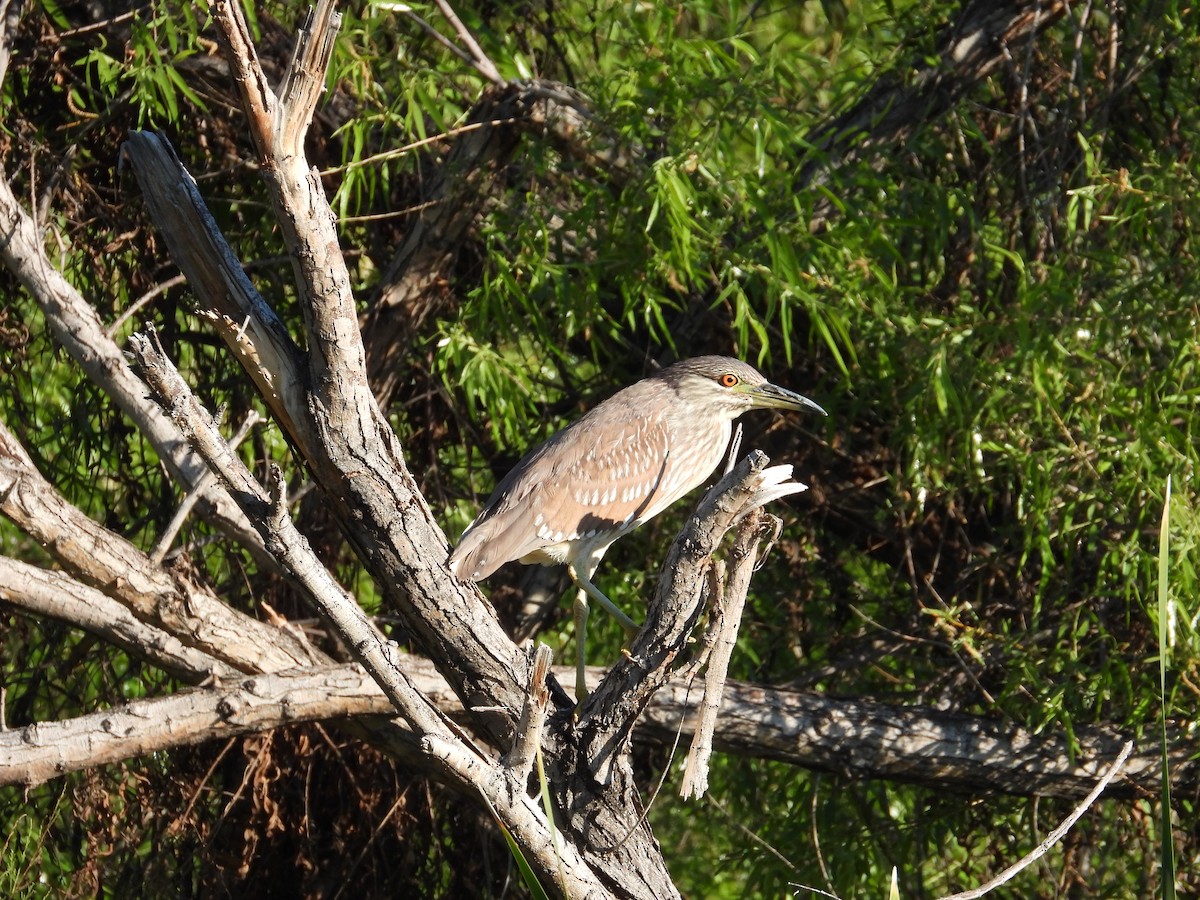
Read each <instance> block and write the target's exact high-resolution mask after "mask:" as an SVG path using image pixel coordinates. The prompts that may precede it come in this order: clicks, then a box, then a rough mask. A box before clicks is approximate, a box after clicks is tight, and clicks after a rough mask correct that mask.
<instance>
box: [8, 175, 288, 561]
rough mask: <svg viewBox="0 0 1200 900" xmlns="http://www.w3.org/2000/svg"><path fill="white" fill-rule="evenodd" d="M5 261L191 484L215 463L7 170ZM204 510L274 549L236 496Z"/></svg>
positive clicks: (91, 374) (62, 338)
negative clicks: (150, 379) (194, 442)
mask: <svg viewBox="0 0 1200 900" xmlns="http://www.w3.org/2000/svg"><path fill="white" fill-rule="evenodd" d="M0 261H3V263H4V265H5V266H6V267H7V268H8V269H9V270H10V271H11V272H12V273H13V274H14V275H16V276H17V278H18V279H19V280H20V282H21V284H22V285H23V286H24V287H25V289H26V290H27V291H28V292H29V294H30V296H32V297H33V299H34V301H35V302H36V303H37V304H38V306H39V307H40V308H41V310H42V314H43V315H44V316H45V318H46V324H47V325H48V326H49V328H50V330H51V332H52V333H53V334H54V337H55V340H57V341H58V342H59V344H61V345H62V346H63V348H64V349H65V350H66V351H67V353H69V354H70V355H71V357H72V358H74V359H75V361H76V362H77V363H78V364H79V366H80V368H82V369H83V371H84V373H85V374H86V375H87V376H88V378H89V379H90V380H91V381H92V383H94V384H95V385H96V386H97V387H99V388H100V390H102V391H104V393H105V394H107V395H108V397H109V398H110V399H111V400H112V401H113V403H115V404H116V406H117V408H118V409H120V410H121V411H122V412H123V413H125V415H126V416H128V417H129V418H130V420H131V421H132V422H133V423H134V424H135V425H136V426H137V427H138V429H139V430H140V431H141V432H142V434H143V435H145V437H146V440H148V441H149V442H150V444H151V445H152V446H153V447H154V449H155V452H156V453H158V455H159V458H160V459H162V461H163V463H164V465H166V466H167V469H168V470H169V471H170V472H171V474H172V476H173V477H174V478H175V479H177V480H178V481H179V482H180V483H181V484H183V485H184V486H185V487H187V488H188V489H189V490H190V489H193V488H194V487H195V485H196V483H197V482H198V481H199V479H200V478H201V477H202V476H203V475H204V472H205V471H207V470H206V468H205V466H204V463H203V462H202V461H201V460H200V459H199V457H197V456H195V455H194V454H192V453H191V451H190V450H189V449H188V447H187V444H186V443H185V442H184V441H183V439H182V438H181V437H180V435H179V432H178V431H176V430H175V428H174V427H173V426H172V425H171V423H170V421H169V420H168V419H167V418H166V417H165V416H164V415H163V414H162V411H161V410H159V408H158V407H157V406H155V405H154V404H153V403H150V402H149V401H148V400H147V399H146V388H145V385H143V384H142V382H141V381H140V380H139V379H138V378H137V376H136V375H134V374H133V372H132V370H131V369H130V368H129V365H128V363H127V362H126V361H125V357H124V354H123V353H122V352H121V348H120V347H118V346H117V345H116V344H115V343H114V342H113V341H112V339H111V338H109V337H108V335H107V334H106V333H105V330H104V326H103V324H102V323H101V322H100V317H99V316H98V315H97V314H96V311H95V310H94V309H93V308H92V306H91V305H90V304H89V303H88V302H87V301H86V300H85V299H84V298H83V297H82V295H80V293H79V292H78V291H77V290H75V288H74V287H72V286H71V284H70V283H69V282H68V281H67V280H66V278H65V277H63V275H62V273H61V272H59V271H58V270H57V269H56V268H54V266H53V265H51V263H50V260H49V259H48V258H47V257H46V254H45V251H44V249H43V247H42V242H41V236H40V234H39V231H38V229H37V227H36V225H35V223H34V221H33V219H32V218H31V217H30V216H29V215H28V214H27V213H26V212H25V210H24V209H23V208H22V207H21V205H20V204H19V203H18V202H17V200H16V197H15V196H14V195H13V192H12V188H11V186H10V185H9V183H8V179H7V178H5V177H2V176H0ZM201 514H202V515H204V517H205V518H206V519H209V520H210V521H212V522H213V523H214V524H216V525H217V526H218V527H219V528H220V529H221V530H222V531H223V532H224V533H226V534H228V535H229V536H231V537H232V538H234V539H235V540H236V541H237V542H238V543H239V544H240V545H241V546H243V547H246V548H247V549H248V550H250V551H251V552H252V553H255V555H256V556H257V557H258V558H259V559H260V560H261V561H264V562H265V561H266V560H267V559H268V558H269V557H268V555H267V554H266V553H265V552H264V551H263V549H262V544H261V542H260V541H259V539H258V536H257V535H256V534H255V533H254V530H253V529H252V528H250V525H249V523H248V522H247V521H246V519H245V517H244V516H243V515H242V514H241V511H240V510H238V508H237V507H236V506H235V505H234V503H233V501H232V500H230V498H229V497H228V496H226V495H225V494H224V493H222V492H221V491H219V490H213V491H210V492H208V493H207V494H206V495H205V502H204V504H203V505H202V507H201Z"/></svg>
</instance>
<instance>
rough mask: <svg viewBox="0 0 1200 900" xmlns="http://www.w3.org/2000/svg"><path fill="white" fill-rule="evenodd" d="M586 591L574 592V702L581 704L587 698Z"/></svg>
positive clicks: (581, 589)
mask: <svg viewBox="0 0 1200 900" xmlns="http://www.w3.org/2000/svg"><path fill="white" fill-rule="evenodd" d="M587 620H588V598H587V591H585V590H584V589H583V588H580V589H579V590H578V591H576V592H575V653H576V656H575V702H576V703H577V704H582V703H583V701H584V700H586V699H587V695H588V689H587Z"/></svg>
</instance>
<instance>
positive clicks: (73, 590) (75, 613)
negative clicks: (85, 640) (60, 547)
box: [0, 556, 240, 684]
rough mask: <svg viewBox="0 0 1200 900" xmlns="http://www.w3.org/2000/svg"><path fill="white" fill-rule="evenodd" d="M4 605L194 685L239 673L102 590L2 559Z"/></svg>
mask: <svg viewBox="0 0 1200 900" xmlns="http://www.w3.org/2000/svg"><path fill="white" fill-rule="evenodd" d="M0 600H3V601H4V602H7V603H11V604H13V605H14V606H16V607H17V608H19V609H20V610H21V611H22V612H24V613H27V614H29V615H32V616H35V617H39V618H40V617H44V618H49V619H57V620H59V621H60V622H66V623H67V624H69V625H74V626H76V627H78V628H82V629H84V630H86V631H89V632H91V633H92V634H94V635H96V636H97V637H99V638H101V639H103V640H106V641H108V642H109V643H111V644H115V645H116V646H118V647H120V648H121V649H123V650H125V651H126V652H128V653H130V654H133V655H136V656H145V657H148V658H149V659H150V661H151V662H153V663H154V664H155V665H156V666H159V667H160V668H162V669H165V670H166V671H167V672H170V673H171V674H172V675H174V676H175V677H177V678H182V679H184V680H185V681H190V682H192V683H194V684H198V683H199V682H201V681H204V680H206V679H208V678H212V677H217V678H230V677H233V676H235V675H238V674H240V672H239V671H238V670H237V669H235V668H234V667H233V666H230V665H228V664H227V663H224V662H221V661H220V660H217V659H214V658H213V657H211V656H209V655H208V654H207V653H204V652H203V651H201V650H197V649H195V648H194V647H188V646H187V645H186V644H183V643H182V642H180V641H179V640H178V639H177V638H176V637H174V636H173V635H171V634H168V633H167V632H165V631H163V630H162V629H161V628H155V627H154V626H153V625H148V624H146V623H145V622H143V621H141V620H140V619H137V618H135V617H134V616H133V615H132V614H131V613H130V612H129V610H127V609H126V608H125V607H124V606H122V605H121V604H120V603H118V602H117V601H116V600H113V599H112V598H111V597H109V596H108V595H106V594H104V593H103V592H102V591H98V590H96V589H95V588H93V587H89V586H88V585H86V584H83V583H82V582H80V581H76V580H75V579H74V578H71V577H70V576H69V575H66V574H65V573H63V572H54V571H50V570H47V569H39V568H38V567H37V566H31V565H29V564H28V563H23V562H18V561H17V560H15V559H9V558H8V557H6V556H0Z"/></svg>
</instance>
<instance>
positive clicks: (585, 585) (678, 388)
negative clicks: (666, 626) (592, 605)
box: [450, 356, 825, 700]
mask: <svg viewBox="0 0 1200 900" xmlns="http://www.w3.org/2000/svg"><path fill="white" fill-rule="evenodd" d="M748 409H794V410H804V409H808V410H814V411H816V412H819V413H821V414H822V415H825V410H823V409H821V407H820V406H818V405H817V404H816V403H813V401H811V400H809V399H808V398H807V397H802V396H800V395H799V394H794V393H792V392H791V391H789V390H785V389H784V388H781V387H777V386H776V385H773V384H771V383H770V382H768V381H767V380H766V379H765V378H764V377H763V376H762V375H761V374H760V373H759V372H758V370H757V369H755V368H754V367H753V366H750V365H747V364H746V363H744V362H741V361H740V360H736V359H730V358H729V357H726V356H700V357H696V358H695V359H687V360H684V361H682V362H678V363H676V364H675V365H673V366H670V367H669V368H666V369H662V370H660V371H658V372H655V373H654V374H653V375H651V376H650V377H648V378H645V379H643V380H642V381H639V382H638V383H637V384H634V385H631V386H630V387H627V388H625V389H624V390H622V391H619V392H618V393H616V394H614V395H613V396H612V397H610V398H609V399H607V400H605V401H604V402H603V403H601V404H600V405H599V406H597V407H595V408H594V409H593V410H591V411H590V412H589V413H587V414H586V415H584V416H583V418H581V419H579V421H577V422H575V423H573V424H572V425H570V426H568V427H567V428H564V429H563V430H562V431H560V432H558V434H556V435H554V436H553V437H552V438H550V440H548V441H546V442H545V443H544V444H542V445H541V446H540V447H537V448H536V449H534V450H532V451H530V452H529V453H528V454H526V456H525V457H524V459H522V460H521V461H520V462H519V463H517V466H516V468H514V469H513V470H512V471H511V472H509V473H508V476H507V477H505V478H504V480H503V481H501V482H500V484H499V485H498V486H497V487H496V490H495V491H494V492H493V493H492V496H491V498H490V499H489V500H488V502H487V504H486V505H485V506H484V508H483V511H482V512H481V513H480V514H479V515H478V516H477V517H476V518H475V521H473V522H472V523H471V524H470V525H468V526H467V530H466V531H464V532H463V536H462V539H461V540H460V541H459V544H458V547H456V548H455V549H454V552H453V553H451V554H450V570H451V571H452V572H453V573H454V574H455V576H456V577H458V578H463V579H467V580H470V581H479V580H481V579H484V578H487V577H488V576H489V575H491V574H492V573H493V572H495V571H496V569H498V568H499V567H500V566H502V565H503V564H504V563H506V562H511V561H513V560H519V561H521V562H523V563H540V564H541V565H547V566H549V565H561V564H563V563H565V564H566V566H567V572H568V574H569V575H570V576H571V580H572V581H573V582H574V583H575V586H576V587H577V588H578V589H579V590H578V593H577V595H576V600H575V632H576V642H577V647H578V668H577V674H576V695H577V696H578V698H579V699H580V700H582V699H583V697H584V694H585V687H584V656H585V647H584V644H585V641H584V638H585V634H584V629H585V628H586V626H587V617H588V597H591V598H592V599H593V600H595V601H596V602H597V603H599V604H600V605H601V606H603V607H604V608H605V609H607V610H608V611H609V612H611V613H612V614H613V615H614V616H616V618H617V620H618V621H619V622H620V623H621V625H622V626H623V627H624V628H625V631H626V632H627V633H628V634H630V635H632V634H634V633H636V631H637V628H638V626H637V624H636V623H635V622H634V621H633V619H631V618H629V616H627V615H626V614H625V613H624V612H622V611H621V610H620V609H618V608H617V606H616V605H615V604H614V603H613V602H612V601H611V600H609V599H608V597H606V596H605V595H604V593H603V592H602V591H601V590H600V589H599V588H597V587H596V586H595V585H594V584H592V576H593V575H594V574H595V572H596V567H597V566H598V565H599V564H600V560H601V558H602V557H603V556H604V553H605V551H606V550H608V548H609V545H611V544H612V543H613V541H615V540H616V539H617V538H619V537H621V536H622V535H625V534H628V533H629V532H630V531H632V530H633V529H635V528H637V527H638V526H639V525H641V524H642V523H643V522H646V521H648V520H649V519H652V518H654V516H656V515H658V514H659V513H660V512H662V511H663V510H664V509H666V508H667V507H668V506H670V505H671V504H672V503H674V502H675V501H676V500H678V499H679V498H680V497H682V496H683V495H684V494H686V493H688V492H689V491H690V490H692V488H694V487H696V486H697V485H699V484H700V483H701V482H703V481H704V480H705V479H707V478H708V476H709V475H710V474H712V472H713V470H714V469H715V468H716V467H717V466H718V465H719V464H720V462H721V460H722V458H723V457H724V456H725V450H726V447H727V445H728V444H729V438H730V434H731V432H732V430H733V420H734V419H736V418H737V417H738V416H740V415H741V414H742V413H744V412H745V411H746V410H748Z"/></svg>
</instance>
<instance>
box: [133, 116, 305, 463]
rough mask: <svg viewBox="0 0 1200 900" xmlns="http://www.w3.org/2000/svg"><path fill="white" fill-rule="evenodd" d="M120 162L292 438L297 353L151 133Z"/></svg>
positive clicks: (299, 368) (192, 185) (298, 405)
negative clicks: (131, 175)
mask: <svg viewBox="0 0 1200 900" xmlns="http://www.w3.org/2000/svg"><path fill="white" fill-rule="evenodd" d="M121 160H122V163H123V164H127V165H129V166H130V168H132V169H133V171H134V174H135V175H136V176H137V180H138V184H139V185H140V186H141V188H142V194H143V196H144V197H145V198H146V205H147V209H148V211H149V213H150V217H151V218H152V219H153V220H154V224H155V225H156V226H157V227H158V230H159V231H160V232H162V235H163V237H164V238H165V239H166V242H167V246H168V248H170V251H171V257H172V259H174V260H175V264H176V265H178V266H179V268H180V270H182V272H183V273H184V275H186V276H187V279H188V284H189V286H190V287H191V289H192V292H193V293H194V294H195V295H196V298H197V300H198V301H199V303H200V304H201V306H202V307H204V308H207V309H208V310H209V311H210V314H209V318H210V320H211V321H212V322H213V324H214V325H215V326H216V328H217V331H218V332H219V333H220V335H221V337H222V338H223V339H224V341H225V343H226V345H227V346H228V347H229V349H230V350H231V351H233V354H234V356H235V357H236V358H237V360H238V362H240V363H241V365H242V368H243V369H245V370H246V374H248V375H249V376H250V379H251V380H252V381H253V382H254V384H255V386H256V387H257V388H258V391H259V394H260V395H261V396H262V398H263V400H264V402H266V404H267V405H268V406H269V407H270V409H271V412H272V414H273V415H274V416H275V418H276V420H277V421H278V422H279V423H280V425H281V426H282V427H283V429H284V431H286V432H287V433H288V434H294V433H295V431H296V427H297V426H296V419H297V418H299V417H302V416H303V414H304V413H303V410H304V395H303V390H302V387H301V385H302V383H303V381H304V376H303V363H302V361H301V355H300V351H299V348H297V347H296V344H295V342H294V341H293V340H292V338H291V336H290V335H289V334H288V331H287V327H286V326H285V325H284V324H283V321H282V320H281V319H280V318H279V317H278V316H277V315H276V314H275V311H274V310H273V309H272V308H271V307H270V305H269V304H268V303H267V302H266V301H265V300H264V299H263V298H262V295H261V294H259V293H258V291H257V290H256V289H255V287H254V285H253V284H252V283H251V282H250V279H249V277H248V276H247V275H246V273H245V271H244V270H243V269H242V266H241V263H240V262H239V261H238V259H237V256H236V255H235V254H234V252H233V248H232V247H230V246H229V243H228V242H227V241H226V240H225V236H224V235H223V234H221V230H220V228H218V227H217V223H216V220H215V219H214V218H213V216H212V213H211V212H210V211H209V209H208V205H207V204H206V203H205V202H204V198H203V197H201V196H200V191H199V189H198V188H197V187H196V182H195V181H194V180H193V179H192V176H191V175H190V174H188V172H187V170H186V169H185V168H184V167H183V163H181V162H180V161H179V157H177V156H176V155H175V151H174V150H173V149H172V147H171V145H170V144H169V143H168V142H167V140H166V138H164V137H162V135H159V134H155V133H152V132H148V131H134V132H131V133H130V134H129V136H128V137H127V138H126V139H125V143H124V144H123V145H122V146H121ZM144 393H145V391H144V389H143V394H144ZM205 471H208V470H207V468H206V469H205Z"/></svg>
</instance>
